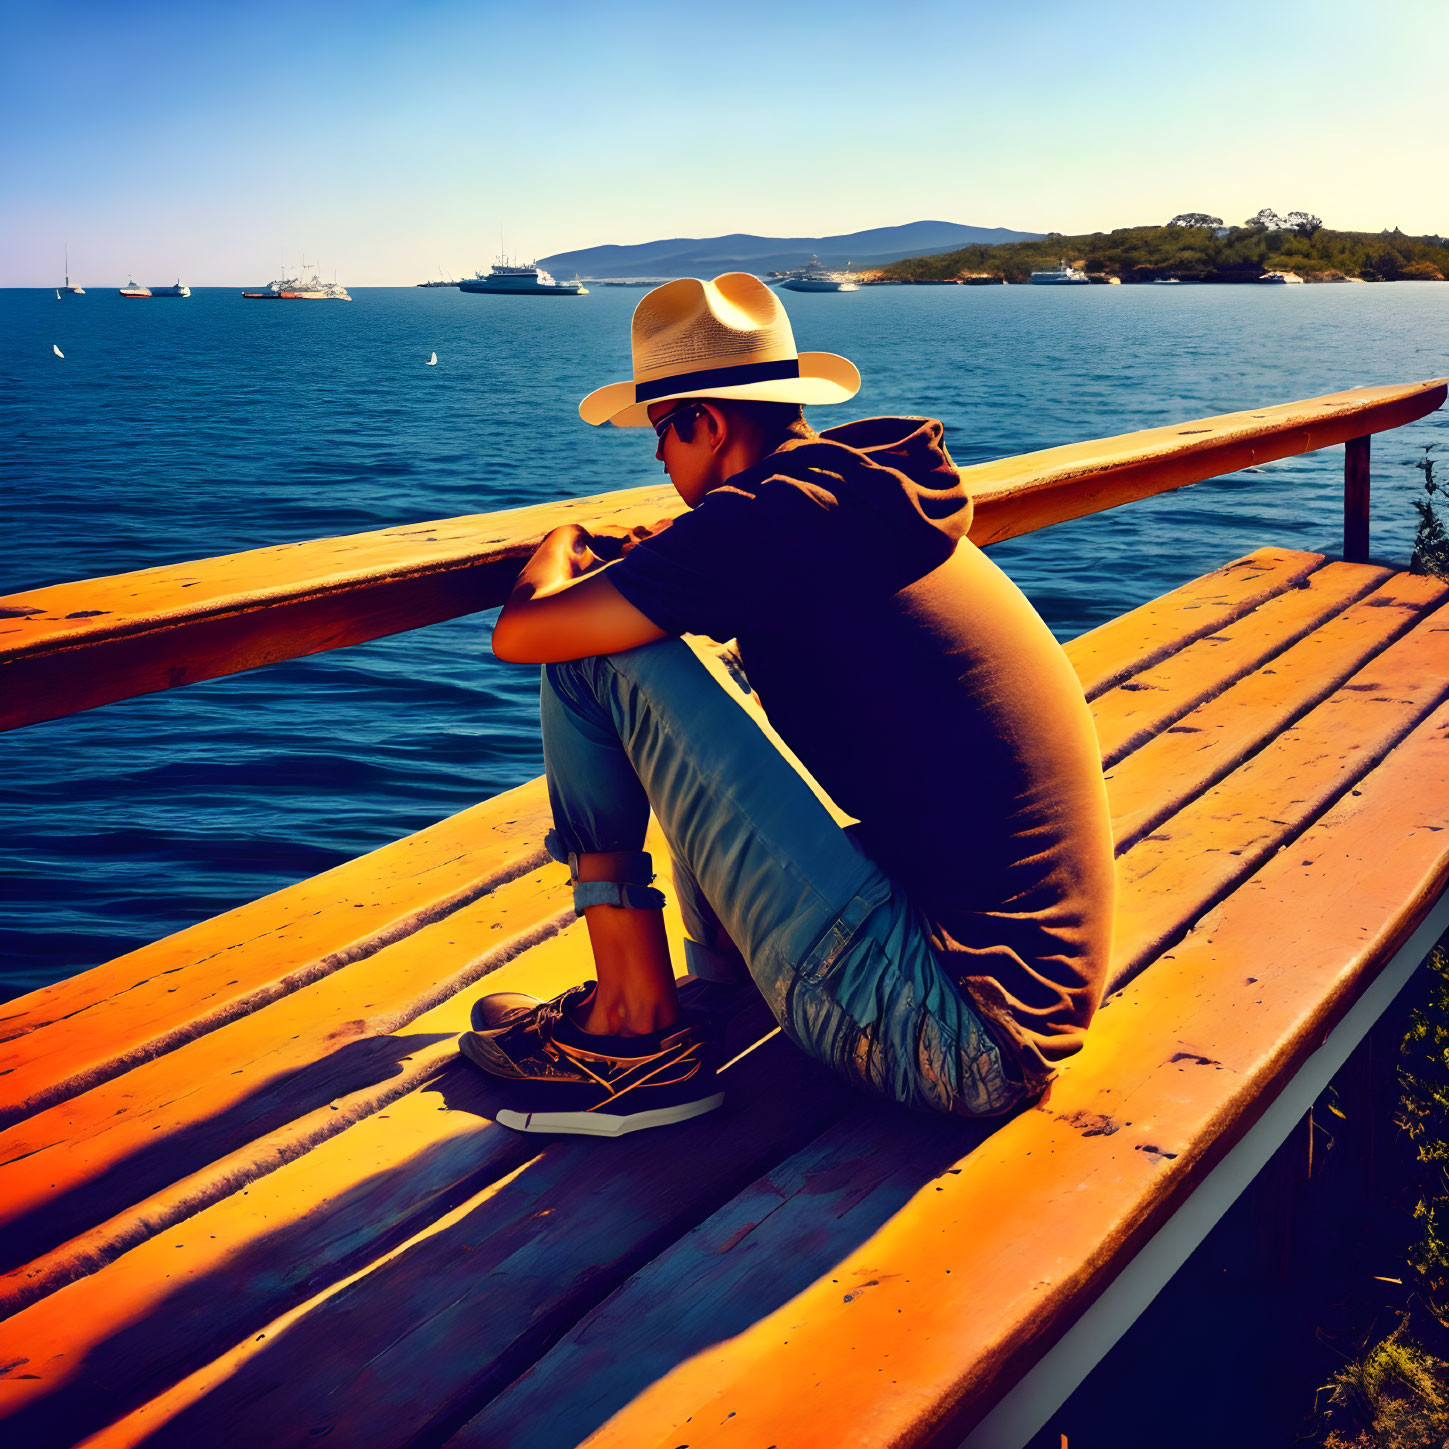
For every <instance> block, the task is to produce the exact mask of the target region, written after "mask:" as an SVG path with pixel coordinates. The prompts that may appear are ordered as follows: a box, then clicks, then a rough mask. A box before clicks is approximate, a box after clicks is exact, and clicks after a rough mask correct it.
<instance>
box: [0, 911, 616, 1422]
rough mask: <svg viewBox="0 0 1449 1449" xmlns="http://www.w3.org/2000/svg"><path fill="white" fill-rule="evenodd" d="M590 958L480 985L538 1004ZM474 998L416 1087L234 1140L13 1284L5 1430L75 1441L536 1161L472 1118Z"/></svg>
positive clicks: (574, 940)
mask: <svg viewBox="0 0 1449 1449" xmlns="http://www.w3.org/2000/svg"><path fill="white" fill-rule="evenodd" d="M587 961H588V945H587V939H586V935H585V932H584V930H583V928H582V926H581V925H577V924H576V925H574V926H573V927H570V928H569V929H568V930H566V931H564V932H562V933H560V934H559V935H558V936H555V937H553V938H550V939H549V940H547V941H545V942H543V943H541V944H540V945H538V946H536V947H534V948H533V949H532V950H530V951H529V952H528V954H527V956H526V957H524V958H520V959H517V960H514V961H512V962H509V963H508V964H506V965H504V966H502V967H500V968H499V970H498V971H497V973H495V975H494V976H493V977H492V978H490V980H489V983H488V987H489V989H497V990H508V991H518V990H530V991H544V992H547V993H550V994H552V993H554V992H557V991H560V990H563V989H564V988H565V987H567V986H569V985H572V984H573V983H574V982H576V981H577V980H579V979H580V976H581V975H587V970H586V963H587ZM477 994H478V993H477V992H476V991H467V992H464V993H462V994H460V995H457V996H454V997H450V998H449V999H448V1000H447V1001H445V1002H443V1003H441V1004H440V1005H438V1006H436V1007H434V1008H433V1009H432V1010H431V1011H429V1012H427V1013H426V1014H424V1015H423V1016H421V1017H419V1018H418V1019H417V1020H416V1021H415V1022H414V1023H413V1028H414V1031H413V1032H412V1033H411V1034H412V1035H414V1036H416V1037H417V1038H419V1039H420V1040H424V1041H432V1042H435V1045H433V1046H425V1047H421V1048H418V1049H417V1051H416V1054H417V1055H418V1056H419V1057H421V1058H423V1059H424V1061H423V1070H424V1072H425V1074H426V1078H427V1079H431V1080H428V1081H427V1083H426V1085H419V1084H410V1089H409V1090H405V1091H403V1092H402V1093H401V1094H400V1095H398V1096H397V1097H396V1098H395V1099H394V1100H383V1101H382V1102H381V1103H380V1108H379V1110H375V1111H371V1112H369V1113H367V1114H366V1115H361V1116H358V1115H356V1105H357V1103H358V1100H359V1099H365V1098H367V1095H368V1094H367V1093H365V1092H364V1093H356V1094H353V1095H352V1096H350V1097H341V1098H339V1099H338V1100H337V1101H336V1102H335V1103H329V1104H327V1106H326V1107H324V1108H323V1109H322V1110H321V1111H320V1112H319V1113H314V1114H312V1120H311V1121H307V1120H306V1119H304V1123H303V1125H304V1132H303V1134H301V1135H300V1136H299V1135H294V1134H290V1133H287V1132H280V1133H277V1134H273V1136H272V1138H270V1139H266V1138H264V1139H261V1140H259V1141H258V1142H256V1143H253V1144H248V1147H247V1148H246V1149H245V1150H244V1151H242V1152H240V1153H237V1154H234V1155H233V1156H232V1157H231V1158H230V1159H227V1158H223V1159H222V1160H221V1161H219V1162H218V1163H216V1164H215V1165H212V1166H209V1167H208V1168H206V1169H203V1170H202V1171H200V1172H198V1173H196V1174H194V1175H193V1176H192V1177H190V1178H187V1179H183V1180H182V1181H181V1182H180V1183H179V1184H177V1186H176V1188H175V1189H174V1190H172V1191H170V1192H166V1193H161V1194H157V1195H156V1196H154V1197H152V1198H151V1199H148V1200H147V1201H146V1202H145V1203H143V1204H142V1205H141V1210H140V1212H139V1213H138V1214H137V1221H136V1223H135V1224H134V1225H133V1226H132V1229H131V1237H130V1240H129V1241H125V1240H122V1241H121V1242H120V1243H119V1244H118V1243H117V1242H116V1241H114V1234H112V1235H110V1236H109V1237H107V1236H105V1235H94V1234H93V1235H87V1236H86V1237H83V1238H82V1239H80V1240H78V1241H76V1242H73V1243H71V1244H68V1245H67V1249H68V1252H66V1253H61V1254H55V1255H52V1256H51V1258H50V1259H49V1260H41V1261H40V1262H38V1263H36V1264H32V1265H30V1267H29V1268H28V1269H26V1270H25V1271H23V1272H21V1273H15V1274H11V1275H10V1276H9V1278H8V1279H7V1280H6V1281H5V1282H4V1285H3V1286H4V1298H3V1300H0V1313H3V1314H4V1315H6V1316H5V1317H4V1319H3V1320H0V1363H5V1364H9V1365H11V1367H10V1369H9V1370H8V1372H7V1373H6V1374H5V1375H4V1378H3V1381H4V1382H5V1385H6V1389H5V1392H4V1394H3V1395H0V1415H4V1416H5V1419H6V1421H7V1423H8V1428H9V1430H10V1432H11V1433H12V1434H15V1435H17V1436H18V1437H20V1438H24V1435H21V1434H20V1430H21V1428H22V1427H25V1426H30V1425H41V1424H51V1425H52V1427H51V1429H50V1430H49V1431H48V1432H49V1435H50V1438H47V1439H46V1442H51V1438H54V1439H56V1440H58V1441H59V1442H65V1443H70V1442H72V1438H70V1437H66V1435H71V1436H73V1435H75V1434H78V1433H81V1432H85V1431H88V1430H89V1429H91V1428H94V1427H96V1426H97V1425H98V1424H101V1423H107V1422H109V1421H110V1420H111V1419H112V1418H114V1417H115V1416H116V1415H117V1413H119V1412H121V1411H122V1410H124V1409H126V1408H127V1407H129V1406H131V1405H132V1404H134V1403H135V1402H136V1400H137V1399H138V1398H139V1397H144V1396H147V1395H150V1394H154V1393H155V1392H157V1390H158V1388H159V1387H161V1386H162V1385H164V1384H167V1383H172V1382H174V1381H175V1380H177V1379H178V1378H180V1377H181V1376H183V1375H184V1374H185V1373H186V1372H187V1371H188V1370H189V1369H190V1368H192V1367H193V1366H194V1365H196V1364H197V1363H204V1362H205V1361H206V1360H207V1359H208V1358H209V1357H210V1356H211V1355H213V1354H216V1353H218V1352H221V1351H224V1350H226V1349H228V1348H230V1347H231V1346H232V1345H233V1344H234V1343H236V1342H237V1341H238V1340H244V1339H249V1338H250V1336H251V1335H252V1334H253V1333H255V1332H256V1331H258V1330H259V1329H262V1328H264V1327H265V1326H266V1325H267V1324H268V1323H270V1322H271V1321H272V1320H273V1319H274V1318H276V1317H277V1316H278V1315H279V1314H281V1313H284V1312H286V1311H287V1310H288V1309H291V1308H293V1307H295V1306H296V1305H297V1304H298V1303H301V1302H303V1301H305V1300H307V1299H308V1298H311V1297H313V1296H315V1294H316V1293H318V1292H319V1291H321V1290H323V1289H325V1288H326V1287H327V1286H329V1285H330V1284H333V1283H335V1282H337V1281H338V1280H340V1279H341V1278H343V1277H345V1276H346V1275H347V1273H348V1272H349V1271H351V1270H352V1269H354V1268H360V1267H365V1266H366V1265H367V1264H368V1263H369V1262H371V1261H373V1260H375V1259H378V1258H381V1257H383V1256H385V1255H386V1253H387V1252H388V1251H389V1250H390V1249H391V1248H392V1247H394V1246H396V1245H397V1244H398V1243H399V1242H401V1241H403V1240H405V1239H406V1238H407V1237H408V1236H410V1235H411V1233H412V1232H414V1231H416V1230H419V1229H421V1228H423V1227H425V1226H426V1224H427V1223H428V1222H430V1221H432V1220H434V1219H435V1218H437V1217H438V1216H440V1215H442V1214H443V1213H445V1212H446V1211H447V1210H448V1209H449V1208H450V1207H452V1206H453V1205H454V1204H456V1203H457V1202H458V1201H461V1200H462V1199H463V1198H465V1197H467V1196H469V1195H470V1194H472V1193H474V1192H477V1191H479V1190H482V1189H483V1188H484V1187H486V1185H487V1184H488V1183H489V1182H493V1181H497V1180H500V1179H502V1178H503V1177H505V1176H506V1175H507V1174H508V1173H510V1172H512V1171H514V1170H516V1169H517V1168H518V1167H519V1166H520V1165H521V1164H522V1163H524V1162H525V1161H527V1160H528V1159H529V1158H530V1157H532V1156H534V1155H535V1154H536V1152H537V1151H538V1146H539V1143H538V1141H537V1140H536V1139H531V1138H528V1137H525V1136H524V1135H522V1134H521V1133H516V1132H510V1131H508V1130H506V1129H501V1128H494V1127H493V1126H492V1125H491V1124H489V1123H487V1122H486V1121H480V1111H481V1108H480V1101H481V1098H482V1097H483V1096H486V1092H484V1091H482V1088H483V1085H484V1079H483V1077H482V1075H481V1073H478V1072H477V1071H476V1070H474V1069H473V1068H471V1067H469V1066H467V1065H466V1064H465V1063H461V1062H459V1060H458V1057H457V1051H456V1046H455V1038H456V1036H457V1034H458V1033H459V1032H460V1031H462V1030H464V1029H466V1027H467V1025H468V1013H469V1008H470V1004H471V1002H472V1000H473V999H474V997H475V996H476V995H477ZM370 1105H371V1103H370V1102H366V1101H365V1102H364V1107H367V1106H370ZM334 1107H335V1108H336V1109H337V1111H336V1113H334V1112H333V1110H332V1109H333V1108H334ZM339 1119H340V1120H339ZM309 1127H310V1128H311V1129H312V1130H311V1131H306V1130H305V1129H306V1128H309ZM27 1375H33V1376H34V1377H27ZM16 1416H19V1417H18V1418H17V1417H16ZM37 1432H38V1431H37ZM26 1442H30V1441H29V1440H28V1439H26ZM37 1442H39V1441H37Z"/></svg>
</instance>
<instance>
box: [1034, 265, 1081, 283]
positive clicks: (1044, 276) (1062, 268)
mask: <svg viewBox="0 0 1449 1449" xmlns="http://www.w3.org/2000/svg"><path fill="white" fill-rule="evenodd" d="M1031 280H1032V282H1033V284H1034V285H1036V286H1038V287H1085V286H1086V285H1087V274H1086V273H1085V272H1083V271H1079V270H1078V269H1077V268H1076V267H1069V266H1068V265H1067V264H1066V262H1058V263H1057V265H1056V266H1054V267H1049V268H1047V269H1046V270H1045V271H1041V272H1033V273H1032V274H1031Z"/></svg>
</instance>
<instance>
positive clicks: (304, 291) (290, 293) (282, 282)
mask: <svg viewBox="0 0 1449 1449" xmlns="http://www.w3.org/2000/svg"><path fill="white" fill-rule="evenodd" d="M303 265H304V266H305V265H306V264H305V263H303ZM242 296H243V297H245V298H247V299H248V300H250V301H254V302H350V301H351V300H352V298H351V296H350V295H349V294H348V291H347V288H346V287H344V286H342V285H341V284H340V283H339V282H337V281H335V280H334V281H331V282H324V281H323V280H322V278H321V277H319V276H318V275H317V273H316V271H315V270H314V271H313V273H312V275H311V276H310V277H305V278H304V277H279V278H278V279H277V280H276V281H275V282H269V283H268V284H267V285H266V287H265V288H264V289H263V290H262V291H260V292H243V293H242Z"/></svg>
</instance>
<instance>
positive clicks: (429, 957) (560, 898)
mask: <svg viewBox="0 0 1449 1449" xmlns="http://www.w3.org/2000/svg"><path fill="white" fill-rule="evenodd" d="M566 881H567V873H566V872H565V871H564V870H563V868H562V867H560V866H558V865H556V864H554V863H553V862H550V863H549V865H548V866H547V867H546V868H545V869H544V870H540V871H535V872H532V873H530V874H529V875H526V876H522V877H520V878H519V879H517V880H514V881H510V882H508V883H506V884H504V885H503V886H501V887H500V888H499V889H498V890H496V891H494V892H492V893H491V894H489V895H488V896H485V897H483V898H481V899H479V900H476V901H473V902H471V903H470V904H468V905H466V906H463V907H462V908H461V909H459V910H458V911H456V912H454V913H453V914H452V915H451V916H448V917H446V918H445V919H443V920H441V921H438V922H436V923H433V924H431V925H427V926H424V927H423V928H422V929H421V930H418V931H415V932H414V933H413V934H412V935H410V936H407V937H405V938H404V939H402V940H401V941H397V942H395V943H394V944H392V945H390V946H387V947H385V948H384V949H383V950H381V951H378V952H376V953H375V954H374V955H371V956H368V957H366V958H364V959H363V960H361V961H358V962H356V963H354V964H353V965H351V966H350V967H349V968H348V969H347V970H345V971H339V972H334V973H333V974H331V975H329V976H326V977H323V978H322V979H321V980H319V981H316V982H313V983H311V984H310V985H308V986H304V987H302V988H301V989H300V990H297V991H294V992H292V993H290V994H289V995H287V996H284V997H281V998H279V999H278V1000H276V1001H273V1002H271V1003H270V1004H268V1005H267V1006H264V1007H262V1008H260V1009H259V1010H255V1011H251V1012H248V1013H247V1014H245V1015H244V1016H241V1017H239V1018H237V1019H236V1020H234V1021H230V1022H228V1023H226V1024H225V1025H223V1026H221V1027H218V1028H217V1029H216V1030H214V1031H212V1032H210V1033H208V1034H207V1035H206V1036H205V1037H203V1038H201V1039H199V1040H195V1041H191V1042H188V1043H187V1044H185V1045H184V1046H181V1047H178V1048H177V1049H176V1050H174V1051H171V1052H168V1053H167V1054H165V1055H164V1056H160V1057H157V1058H155V1059H154V1060H152V1061H148V1062H145V1063H142V1064H141V1065H140V1066H137V1067H135V1068H134V1069H132V1070H131V1071H129V1072H127V1073H126V1074H124V1075H123V1076H120V1077H116V1078H113V1079H111V1080H109V1081H106V1082H103V1083H101V1084H100V1085H99V1086H97V1087H94V1088H92V1089H91V1090H90V1091H88V1092H85V1093H83V1094H81V1095H80V1096H78V1097H74V1098H71V1099H68V1100H67V1101H64V1102H60V1103H57V1104H56V1105H55V1106H53V1107H50V1108H48V1109H46V1110H45V1111H43V1112H40V1113H38V1114H36V1115H35V1116H33V1117H31V1118H29V1119H28V1120H26V1121H24V1122H20V1123H17V1124H15V1125H14V1126H12V1127H10V1128H8V1129H6V1130H5V1131H4V1132H0V1235H3V1245H4V1246H3V1249H0V1252H3V1254H4V1257H3V1259H0V1267H3V1268H4V1269H5V1270H9V1269H10V1268H13V1267H15V1266H16V1265H18V1264H21V1263H24V1262H26V1261H27V1260H28V1259H30V1258H31V1257H33V1256H35V1255H36V1254H37V1253H40V1252H44V1251H47V1250H49V1249H51V1248H53V1247H55V1246H56V1245H57V1244H59V1243H62V1242H64V1241H65V1240H66V1239H67V1238H70V1237H72V1236H74V1235H75V1234H76V1233H79V1232H83V1231H84V1230H86V1229H88V1228H92V1227H94V1226H95V1225H96V1224H98V1223H100V1222H103V1221H105V1220H106V1219H108V1218H110V1217H112V1216H113V1215H114V1214H116V1213H118V1212H120V1211H122V1210H123V1209H126V1208H128V1207H131V1206H132V1205H133V1204H135V1203H136V1202H137V1201H139V1200H140V1199H141V1198H143V1197H147V1196H150V1195H151V1194H152V1193H153V1192H156V1191H159V1190H160V1189H161V1188H163V1187H165V1186H167V1185H169V1184H171V1183H174V1182H175V1181H177V1179H178V1178H181V1177H184V1176H187V1175H189V1174H190V1173H193V1172H196V1171H198V1170H199V1169H201V1168H202V1167H204V1166H205V1164H207V1163H209V1162H212V1161H214V1160H215V1159H216V1158H217V1157H219V1156H222V1155H224V1154H227V1153H230V1152H233V1151H235V1150H237V1149H238V1148H240V1147H243V1146H245V1144H247V1143H249V1142H251V1141H253V1140H254V1139H255V1138H257V1137H259V1136H261V1135H263V1134H264V1133H266V1132H269V1131H271V1130H273V1129H274V1128H276V1127H278V1126H280V1125H281V1124H283V1123H285V1122H288V1121H291V1120H292V1119H294V1118H296V1117H298V1116H301V1115H302V1114H304V1113H309V1112H312V1111H316V1110H321V1109H325V1108H326V1107H327V1106H328V1104H329V1103H330V1102H331V1101H332V1100H334V1099H335V1098H337V1097H338V1096H339V1095H342V1094H347V1093H351V1092H357V1091H362V1090H365V1089H367V1088H371V1087H375V1086H377V1085H378V1084H380V1083H382V1082H385V1081H386V1080H387V1079H388V1078H389V1077H392V1076H395V1075H397V1074H398V1073H399V1070H400V1068H401V1064H402V1062H403V1061H404V1060H405V1059H406V1058H408V1057H409V1056H410V1055H412V1053H413V1052H415V1051H416V1050H417V1049H418V1048H422V1047H426V1046H430V1045H434V1044H435V1042H433V1041H431V1040H429V1038H428V1037H427V1035H426V1034H424V1033H420V1032H417V1031H415V1030H405V1028H407V1027H409V1025H410V1024H411V1023H412V1022H413V1021H414V1020H415V1019H416V1018H417V1017H419V1016H421V1015H422V1014H423V1013H424V1012H426V1011H427V1010H428V1009H429V1008H430V1007H432V1006H434V1005H436V1004H437V1003H438V1002H440V1001H442V1000H444V999H446V998H447V997H450V996H453V995H454V994H456V993H457V992H459V991H461V990H463V989H465V988H467V987H470V986H471V985H472V984H473V983H474V982H476V981H478V980H479V979H480V978H481V977H482V976H483V975H484V974H486V973H487V972H489V971H491V970H493V969H495V968H496V967H497V966H498V965H499V964H501V963H502V962H504V961H507V960H509V959H511V958H512V957H514V956H516V955H518V954H520V953H521V952H523V951H524V950H525V949H527V947H528V946H530V945H532V944H535V943H536V942H538V941H539V940H541V939H545V938H546V937H547V936H549V935H551V934H553V933H555V932H556V931H557V930H559V929H560V928H561V926H562V925H564V924H566V923H567V922H568V921H570V920H572V919H573V913H572V908H571V907H570V906H569V905H568V902H567V894H566Z"/></svg>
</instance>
